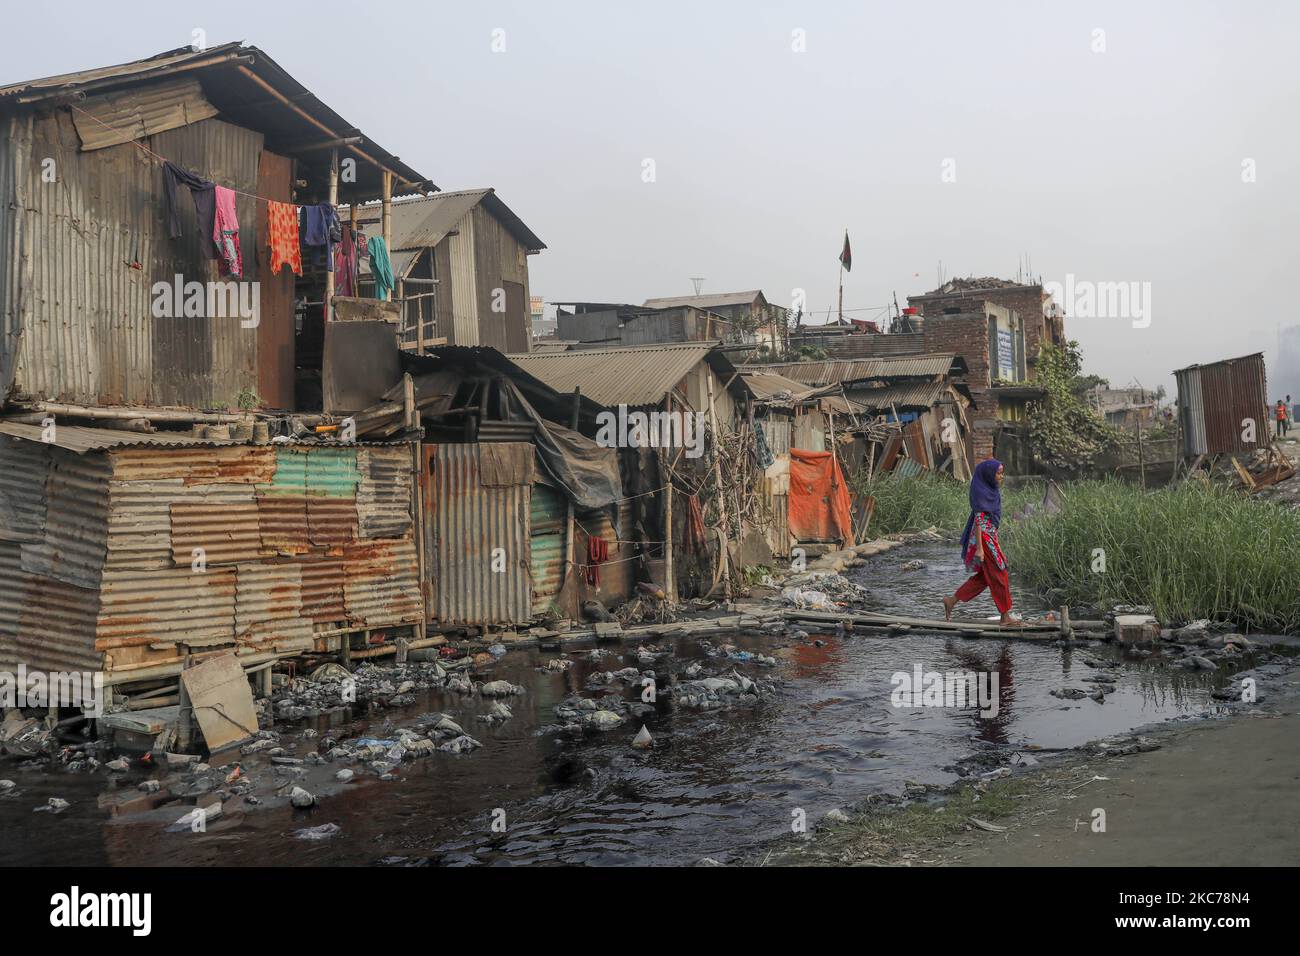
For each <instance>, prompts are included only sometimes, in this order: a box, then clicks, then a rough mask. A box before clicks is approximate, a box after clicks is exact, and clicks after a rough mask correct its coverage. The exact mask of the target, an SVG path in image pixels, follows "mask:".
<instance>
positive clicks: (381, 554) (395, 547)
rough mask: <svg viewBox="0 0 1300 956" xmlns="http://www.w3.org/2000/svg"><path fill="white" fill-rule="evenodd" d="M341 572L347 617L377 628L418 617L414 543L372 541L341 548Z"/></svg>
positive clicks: (418, 599) (417, 618)
mask: <svg viewBox="0 0 1300 956" xmlns="http://www.w3.org/2000/svg"><path fill="white" fill-rule="evenodd" d="M343 574H344V577H343V600H344V604H345V605H346V607H347V615H348V620H350V621H352V622H354V623H356V624H363V625H365V626H366V627H377V626H384V625H396V624H409V623H413V622H415V621H418V620H419V619H420V580H419V574H418V572H417V565H416V554H415V542H413V541H375V542H370V543H366V544H357V545H352V546H349V547H347V548H344V550H343Z"/></svg>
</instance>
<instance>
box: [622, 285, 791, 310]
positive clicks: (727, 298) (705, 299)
mask: <svg viewBox="0 0 1300 956" xmlns="http://www.w3.org/2000/svg"><path fill="white" fill-rule="evenodd" d="M760 295H763V290H762V289H751V290H750V291H748V292H716V293H714V294H713V295H677V296H667V297H665V298H660V299H646V300H645V302H644V303H643V307H644V308H647V309H672V308H676V307H677V306H679V305H693V306H695V308H697V309H712V308H716V307H718V306H725V305H749V304H750V303H751V302H753V301H754V300H755V299H757V298H758V297H759V296H760ZM765 298H766V297H765Z"/></svg>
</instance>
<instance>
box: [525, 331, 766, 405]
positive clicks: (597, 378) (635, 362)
mask: <svg viewBox="0 0 1300 956" xmlns="http://www.w3.org/2000/svg"><path fill="white" fill-rule="evenodd" d="M507 358H509V359H510V360H511V361H512V362H514V363H515V364H516V365H518V366H519V367H520V368H521V369H523V370H524V371H525V372H527V373H528V374H529V375H532V376H534V377H535V378H538V379H540V380H541V381H543V382H545V383H546V384H547V385H549V386H550V387H551V388H553V389H555V390H556V391H557V392H566V393H572V392H573V390H574V389H575V388H579V389H581V391H582V395H583V396H584V397H585V398H590V399H591V400H592V401H595V402H598V403H599V404H601V405H607V406H608V405H653V404H656V403H658V402H662V401H663V400H664V396H665V395H666V394H667V393H668V392H669V391H670V390H671V389H673V388H675V387H676V386H677V385H678V384H679V383H680V382H681V381H682V379H683V378H685V377H686V375H687V373H688V372H690V371H691V369H693V368H695V366H696V365H698V364H699V363H700V362H707V363H708V364H709V366H710V367H711V368H712V369H713V370H714V371H715V372H717V373H718V374H719V375H723V376H725V377H727V378H732V377H734V378H735V379H736V380H737V381H738V382H739V381H740V380H741V377H740V376H739V375H737V374H736V368H735V366H734V365H732V364H731V360H730V359H728V358H727V357H726V355H724V354H723V353H722V352H721V351H719V350H718V348H717V343H715V342H677V343H672V344H666V345H636V346H628V347H625V348H613V349H582V350H579V351H575V352H543V353H536V352H532V353H528V354H523V353H519V354H514V355H508V356H507ZM733 388H734V384H733Z"/></svg>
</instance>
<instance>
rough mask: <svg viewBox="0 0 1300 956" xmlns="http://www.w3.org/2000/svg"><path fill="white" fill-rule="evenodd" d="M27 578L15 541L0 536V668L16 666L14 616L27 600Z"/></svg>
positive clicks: (16, 651) (12, 668)
mask: <svg viewBox="0 0 1300 956" xmlns="http://www.w3.org/2000/svg"><path fill="white" fill-rule="evenodd" d="M28 577H29V576H28V574H27V573H26V572H25V571H23V561H22V550H21V547H20V545H19V544H18V542H17V541H5V540H3V539H0V670H8V671H12V670H14V669H15V668H17V666H18V617H19V614H21V613H22V609H23V606H24V605H25V604H26V603H27V579H28Z"/></svg>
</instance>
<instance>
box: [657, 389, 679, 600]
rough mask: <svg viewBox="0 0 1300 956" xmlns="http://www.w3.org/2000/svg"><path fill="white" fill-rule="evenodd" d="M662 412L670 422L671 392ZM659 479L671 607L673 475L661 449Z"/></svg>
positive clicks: (666, 582)
mask: <svg viewBox="0 0 1300 956" xmlns="http://www.w3.org/2000/svg"><path fill="white" fill-rule="evenodd" d="M664 411H665V412H667V413H668V415H669V418H668V421H671V420H672V413H673V393H672V392H668V393H667V394H665V395H664ZM660 444H662V443H660ZM659 477H660V479H661V480H662V481H663V483H664V496H663V505H662V507H663V511H664V521H663V525H664V544H663V549H664V582H663V583H664V594H665V595H666V597H667V600H668V603H669V605H673V604H676V603H677V580H676V575H675V574H674V572H673V475H672V465H671V464H669V461H668V450H667V449H665V448H662V447H661V448H660V449H659Z"/></svg>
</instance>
